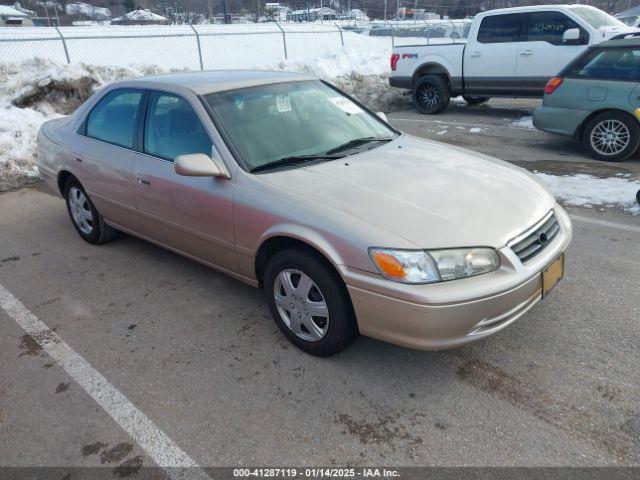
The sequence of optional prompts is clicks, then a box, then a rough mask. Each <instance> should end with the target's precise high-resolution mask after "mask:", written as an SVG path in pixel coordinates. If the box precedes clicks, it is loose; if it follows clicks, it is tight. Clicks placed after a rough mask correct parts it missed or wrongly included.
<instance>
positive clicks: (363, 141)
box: [327, 137, 393, 154]
mask: <svg viewBox="0 0 640 480" xmlns="http://www.w3.org/2000/svg"><path fill="white" fill-rule="evenodd" d="M391 140H393V138H391V137H363V138H354V139H353V140H349V141H348V142H345V143H343V144H342V145H338V146H337V147H335V148H332V149H331V150H327V153H328V154H332V153H337V152H342V151H344V150H349V149H350V148H354V147H359V146H360V145H364V144H366V143H370V142H390V141H391Z"/></svg>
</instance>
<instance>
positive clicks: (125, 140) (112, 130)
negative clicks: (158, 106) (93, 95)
mask: <svg viewBox="0 0 640 480" xmlns="http://www.w3.org/2000/svg"><path fill="white" fill-rule="evenodd" d="M141 99H142V92H141V91H138V90H114V91H112V92H109V93H108V94H107V95H105V96H104V98H103V99H102V100H100V101H99V102H98V104H97V105H96V106H95V107H94V108H93V110H91V112H90V113H89V116H88V117H87V126H86V134H87V136H89V137H92V138H95V139H98V140H102V141H104V142H108V143H113V144H115V145H119V146H121V147H126V148H133V137H134V133H135V126H136V122H137V118H138V106H139V105H140V100H141Z"/></svg>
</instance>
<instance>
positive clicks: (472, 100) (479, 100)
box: [462, 95, 489, 105]
mask: <svg viewBox="0 0 640 480" xmlns="http://www.w3.org/2000/svg"><path fill="white" fill-rule="evenodd" d="M462 98H463V100H464V101H465V102H467V103H468V104H469V105H481V104H483V103H485V102H487V101H488V100H489V97H471V96H469V95H462Z"/></svg>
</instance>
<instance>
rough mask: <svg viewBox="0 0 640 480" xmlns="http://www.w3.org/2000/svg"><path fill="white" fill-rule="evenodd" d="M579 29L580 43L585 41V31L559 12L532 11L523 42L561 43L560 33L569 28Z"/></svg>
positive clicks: (586, 39)
mask: <svg viewBox="0 0 640 480" xmlns="http://www.w3.org/2000/svg"><path fill="white" fill-rule="evenodd" d="M572 28H578V29H580V43H587V42H588V38H587V32H586V31H585V30H584V29H583V28H580V25H578V24H577V23H576V22H574V21H573V20H571V19H570V18H569V17H567V16H566V15H565V14H564V13H561V12H532V13H530V14H529V21H528V25H527V29H526V33H525V39H524V40H523V41H525V42H547V43H550V44H552V45H563V42H562V35H563V34H564V32H566V31H567V30H569V29H572Z"/></svg>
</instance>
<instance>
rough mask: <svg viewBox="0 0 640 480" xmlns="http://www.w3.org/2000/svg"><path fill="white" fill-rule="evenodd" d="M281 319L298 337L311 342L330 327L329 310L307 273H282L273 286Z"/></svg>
mask: <svg viewBox="0 0 640 480" xmlns="http://www.w3.org/2000/svg"><path fill="white" fill-rule="evenodd" d="M273 297H274V300H275V303H276V308H277V309H278V313H279V314H280V318H281V319H282V321H283V322H284V323H285V325H286V326H287V327H288V328H289V330H291V331H292V332H293V333H295V334H296V335H297V336H298V337H300V338H301V339H303V340H306V341H308V342H317V341H319V340H321V339H322V338H324V336H325V335H326V334H327V331H328V328H329V307H328V305H327V301H326V300H325V297H324V295H323V294H322V292H321V291H320V288H319V287H318V286H317V285H316V283H315V282H314V281H313V279H312V278H311V277H310V276H309V275H307V274H306V273H304V272H302V271H300V270H296V269H292V268H288V269H285V270H282V271H281V272H280V273H279V274H278V275H277V276H276V279H275V282H274V285H273Z"/></svg>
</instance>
